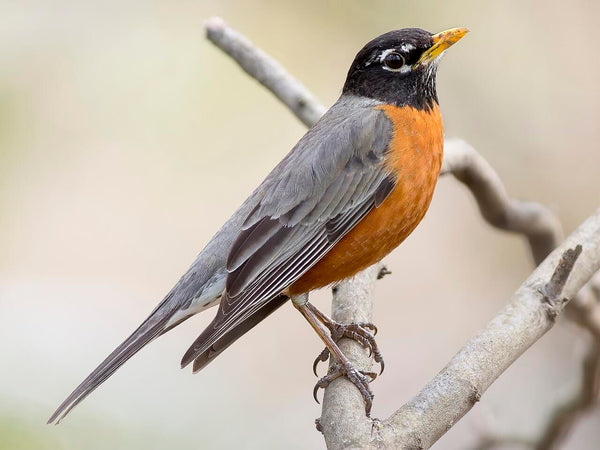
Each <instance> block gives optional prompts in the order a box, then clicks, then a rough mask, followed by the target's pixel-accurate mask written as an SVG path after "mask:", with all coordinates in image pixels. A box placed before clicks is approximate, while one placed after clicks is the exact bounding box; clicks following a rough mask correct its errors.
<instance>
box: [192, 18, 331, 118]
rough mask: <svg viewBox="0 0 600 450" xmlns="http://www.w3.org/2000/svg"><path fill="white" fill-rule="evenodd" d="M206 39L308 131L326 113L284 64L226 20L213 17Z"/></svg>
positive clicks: (206, 24) (207, 27) (208, 22)
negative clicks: (281, 104)
mask: <svg viewBox="0 0 600 450" xmlns="http://www.w3.org/2000/svg"><path fill="white" fill-rule="evenodd" d="M204 28H205V29H206V37H207V38H208V40H210V41H211V42H212V43H213V44H215V45H216V46H217V47H219V48H220V49H221V50H223V51H224V52H225V53H227V54H228V55H229V56H231V58H233V60H234V61H235V62H237V63H238V64H239V65H240V67H241V68H242V69H244V70H245V71H246V73H247V74H248V75H250V76H251V77H252V78H254V79H256V80H257V81H258V82H259V83H261V84H262V85H263V86H264V87H266V88H267V89H268V90H269V91H271V92H272V93H273V94H275V96H276V97H277V98H278V99H279V100H281V102H282V103H283V104H285V105H286V106H287V107H288V108H290V109H291V110H292V112H293V113H294V115H295V116H296V117H298V119H300V120H301V121H302V123H303V124H304V125H306V126H307V127H311V126H313V125H314V124H315V122H316V121H317V120H319V118H320V117H321V116H322V115H323V114H324V113H325V107H324V106H322V105H321V104H319V102H318V101H317V100H316V99H315V98H314V97H313V95H312V94H311V93H310V92H309V90H308V89H306V88H305V87H304V86H303V85H302V84H301V83H300V82H299V81H298V80H296V79H295V78H294V77H293V76H292V75H290V73H289V72H287V71H286V70H285V69H284V68H283V67H282V66H281V64H279V63H278V62H277V61H275V60H274V59H273V58H271V57H270V56H269V55H267V54H266V53H265V52H263V51H262V50H260V49H259V48H257V47H255V46H254V45H253V44H252V42H250V41H249V40H248V39H247V38H246V37H244V36H242V35H241V34H240V33H238V32H237V31H235V30H233V29H232V28H230V27H228V26H227V24H226V23H225V22H224V21H223V19H221V18H219V17H212V18H210V19H208V20H207V21H206V22H205V23H204Z"/></svg>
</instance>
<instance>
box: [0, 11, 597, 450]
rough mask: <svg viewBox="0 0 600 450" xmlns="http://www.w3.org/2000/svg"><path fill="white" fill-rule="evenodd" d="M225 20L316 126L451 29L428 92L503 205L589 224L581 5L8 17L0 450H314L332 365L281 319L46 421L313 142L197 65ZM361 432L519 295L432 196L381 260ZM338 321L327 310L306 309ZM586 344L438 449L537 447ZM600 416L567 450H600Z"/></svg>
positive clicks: (487, 234) (168, 350) (470, 419)
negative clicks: (314, 112)
mask: <svg viewBox="0 0 600 450" xmlns="http://www.w3.org/2000/svg"><path fill="white" fill-rule="evenodd" d="M212 15H220V16H222V17H223V18H224V19H225V20H226V21H227V22H228V23H229V24H230V25H232V26H233V27H235V28H237V29H238V30H240V31H241V32H242V33H244V34H246V35H247V36H248V37H249V38H250V39H252V40H253V41H254V42H255V43H256V44H257V45H259V46H261V47H262V48H263V49H265V50H266V51H267V52H269V53H270V54H272V55H273V56H275V57H276V58H277V59H278V60H279V61H280V62H281V63H282V64H283V65H284V66H285V67H287V68H288V69H289V70H290V71H291V72H292V73H293V74H294V75H295V76H296V77H297V78H299V79H300V80H301V81H302V82H303V83H305V84H306V86H307V87H308V88H309V89H311V90H312V91H313V92H314V94H315V95H316V97H317V98H318V99H320V101H322V102H323V103H324V104H326V105H331V104H332V103H333V102H334V101H335V100H336V98H337V97H338V95H339V94H340V90H341V87H342V84H343V81H344V77H345V75H346V71H347V69H348V67H349V65H350V63H351V61H352V59H353V57H354V55H355V53H356V52H357V51H358V50H359V49H360V48H361V47H362V46H363V45H364V44H365V43H366V42H367V41H368V40H370V39H371V38H373V37H375V36H377V35H379V34H381V33H383V32H385V31H389V30H390V29H395V28H402V27H407V26H418V27H422V28H425V29H428V30H430V31H436V32H437V31H441V30H444V29H447V28H450V27H456V26H466V27H468V28H470V30H471V33H470V34H469V35H467V36H466V38H465V39H463V40H462V41H461V42H460V44H458V45H456V46H455V47H453V48H452V49H451V51H449V52H448V54H447V55H446V58H445V60H444V61H443V63H442V65H441V67H440V71H439V77H438V79H439V85H438V92H439V97H440V102H441V108H442V112H443V116H444V120H445V125H446V135H447V136H448V137H454V136H458V137H462V138H464V139H466V140H468V141H469V142H470V143H471V144H473V145H474V146H475V148H476V149H477V150H478V151H479V152H481V154H482V155H483V156H484V157H485V158H486V159H487V160H488V161H489V162H490V163H491V164H492V165H493V166H494V167H495V169H496V170H497V171H498V173H499V174H500V176H501V177H502V179H503V180H504V182H505V183H506V185H507V187H508V189H509V191H510V193H511V194H512V195H513V196H515V197H518V198H524V199H532V200H537V201H540V202H542V203H544V204H545V205H548V206H550V207H551V208H552V209H553V210H554V211H555V212H556V213H557V214H558V215H559V216H560V218H561V220H562V221H563V224H564V226H565V230H566V231H567V232H569V231H571V230H572V229H573V228H574V227H575V226H577V225H578V224H579V223H580V222H581V221H583V220H584V219H585V218H586V217H587V216H588V215H589V214H590V213H591V212H592V211H593V210H594V209H595V208H597V207H598V205H599V204H600V180H599V177H598V168H599V167H600V151H599V149H598V142H599V141H600V127H599V126H598V122H599V119H600V106H599V101H600V88H599V84H598V74H599V71H600V59H599V58H598V57H597V51H596V50H597V49H596V47H597V46H596V41H597V31H596V30H597V19H598V17H600V3H598V2H595V1H590V0H574V1H572V2H559V1H552V0H550V1H548V0H545V1H542V0H538V1H523V0H510V1H503V2H481V1H475V0H472V1H455V2H437V1H420V2H415V1H397V0H394V1H392V0H390V1H383V0H379V1H373V2H362V1H358V0H354V1H327V2H323V1H305V2H290V1H254V2H252V3H250V2H244V1H218V2H217V1H179V2H167V1H162V2H161V1H136V0H119V1H112V0H110V1H103V2H100V1H96V2H92V1H79V2H75V1H62V0H55V1H52V2H48V1H42V0H38V1H36V0H30V1H27V0H26V1H21V2H12V1H8V0H3V1H1V2H0V17H1V19H0V21H1V22H2V26H1V27H0V230H1V232H0V358H1V363H0V448H2V449H29V448H36V449H80V448H86V449H105V448H127V449H142V448H144V449H148V448H153V449H154V448H156V449H162V448H167V447H168V448H170V449H172V450H175V449H197V448H210V449H228V448H260V449H280V448H290V449H305V448H323V447H324V443H323V440H322V437H321V436H320V434H319V433H317V431H316V430H315V427H314V419H315V418H316V417H318V416H319V415H320V409H319V406H318V405H316V404H315V403H314V402H313V400H312V398H311V389H312V387H313V384H314V382H315V381H316V379H315V378H314V376H313V374H312V372H311V363H312V361H313V359H314V357H315V356H316V355H317V354H318V352H320V351H321V348H322V345H321V343H320V342H319V341H318V339H317V337H316V336H315V335H314V333H313V331H312V330H311V329H310V327H308V326H307V325H306V323H305V322H304V320H303V319H302V318H301V317H300V315H299V314H297V312H295V311H294V310H293V308H291V307H284V308H282V309H281V310H280V311H278V312H277V314H276V315H275V316H273V317H272V318H270V319H269V320H268V321H266V322H264V323H263V324H261V326H259V327H258V328H257V329H255V330H254V331H253V332H252V333H250V334H249V335H248V336H246V337H245V338H244V339H243V340H241V341H239V342H238V343H237V344H236V345H235V346H234V347H232V348H231V349H230V350H228V351H227V352H226V353H224V354H223V355H222V356H221V357H220V358H219V359H218V360H217V361H216V362H215V363H213V364H211V365H210V366H209V367H208V368H207V369H206V370H204V371H203V372H202V373H201V374H198V375H195V376H192V375H191V373H190V371H189V370H185V371H181V370H180V369H179V361H180V358H181V356H182V354H183V352H184V351H185V350H186V349H187V348H188V345H189V344H190V343H191V342H192V341H193V340H194V338H195V337H196V336H197V335H198V333H199V332H200V331H201V330H202V329H203V328H204V326H205V325H206V324H207V323H208V321H209V320H210V319H211V318H212V315H213V314H214V311H215V310H211V311H209V312H208V313H207V314H204V315H202V316H200V317H197V318H194V319H191V320H189V321H188V322H186V323H185V324H183V325H182V326H181V327H179V328H177V329H176V330H175V331H173V332H171V333H169V334H168V335H166V336H165V337H163V338H161V339H159V340H158V341H156V342H154V343H153V344H152V345H150V346H149V347H148V348H146V349H144V350H143V351H142V352H141V353H139V354H138V355H137V356H136V357H134V358H133V359H132V360H131V361H130V362H129V363H128V364H126V365H125V366H124V367H123V368H122V369H121V370H119V371H118V372H117V373H116V374H115V375H114V376H113V377H112V378H111V379H110V380H109V381H108V382H107V383H105V384H104V385H103V386H102V387H101V388H99V389H98V390H97V391H96V392H94V393H93V394H92V395H91V396H90V397H89V398H88V399H87V400H86V401H84V402H83V403H82V404H81V405H80V406H79V407H78V408H77V409H76V410H75V411H73V413H72V414H71V415H70V416H69V417H68V419H67V420H65V421H64V422H63V423H62V424H61V425H60V426H58V427H54V426H47V425H45V422H46V420H47V419H48V417H49V416H50V414H51V413H52V411H53V410H54V409H55V407H56V406H57V405H58V404H59V403H60V402H61V401H62V400H63V399H64V398H65V396H66V395H67V394H68V393H69V392H70V391H71V390H72V389H73V388H74V387H75V386H76V385H77V384H78V383H79V382H80V381H81V380H82V379H83V378H84V377H85V376H86V375H87V374H88V373H89V372H90V371H91V370H92V369H93V368H94V367H95V366H96V365H97V363H99V362H100V361H101V360H102V359H103V358H104V357H105V356H106V355H107V354H108V353H109V352H110V351H111V350H112V349H113V348H114V347H115V346H116V345H117V344H119V343H120V342H121V340H122V339H123V338H125V337H126V336H127V335H129V333H130V332H131V331H132V330H133V329H134V328H135V327H136V326H137V325H138V324H139V323H140V322H141V320H142V319H143V318H145V317H146V315H147V313H149V312H150V311H151V310H152V309H153V308H154V306H155V305H156V303H158V301H159V300H160V299H161V298H162V296H163V295H164V294H165V293H166V292H167V291H168V290H169V289H170V288H171V286H172V285H173V284H174V283H175V282H176V281H177V280H178V278H179V276H180V275H181V274H182V273H183V272H184V271H185V270H186V268H187V267H188V265H189V264H190V263H191V262H192V261H193V259H194V258H195V256H196V254H197V252H198V251H199V250H200V249H201V248H202V247H203V246H204V245H205V244H206V242H207V241H208V240H209V239H210V237H211V236H212V234H213V233H214V232H215V231H216V230H218V228H219V227H220V226H221V224H222V223H223V222H224V221H225V220H226V219H227V218H228V217H229V215H230V214H231V213H232V212H233V211H234V210H235V209H236V208H237V206H238V205H239V204H240V203H241V202H242V201H243V200H244V198H245V197H246V196H247V195H248V194H249V193H250V191H251V190H252V189H253V188H254V187H255V186H256V185H257V184H258V183H259V182H260V181H261V180H262V179H263V177H264V176H265V175H266V174H267V173H268V172H269V170H270V169H271V168H272V167H273V166H274V165H275V164H276V163H277V162H278V161H279V160H280V159H281V158H282V157H283V156H284V155H285V153H287V152H288V151H289V149H291V147H292V146H293V145H294V144H295V142H296V141H297V140H298V139H299V138H300V136H302V134H303V133H304V132H305V129H304V127H303V126H302V125H301V124H300V122H299V121H298V120H297V119H296V118H295V117H293V116H292V115H291V114H290V113H289V112H288V111H287V110H286V109H285V107H284V106H282V105H281V104H280V103H279V102H278V101H276V100H275V99H274V98H273V97H272V96H271V94H270V93H268V92H266V91H265V90H264V89H263V88H262V87H260V86H259V85H258V84H257V83H256V82H255V81H254V80H252V79H250V78H249V77H248V76H246V75H245V74H243V73H242V72H241V71H240V70H239V68H238V67H237V66H236V65H235V64H234V63H233V62H232V61H231V60H230V59H229V58H228V57H226V56H225V55H224V54H222V53H221V52H220V51H218V50H217V49H215V48H214V47H213V46H212V45H211V44H210V43H209V42H208V41H206V40H205V38H204V34H203V30H202V22H203V21H204V20H205V19H207V18H208V17H210V16H212ZM387 264H388V267H389V268H390V269H391V270H392V272H393V275H392V276H389V277H386V278H385V279H384V280H382V281H381V282H379V283H378V286H377V292H376V299H375V322H376V323H377V325H378V326H379V330H380V333H379V336H378V337H379V340H378V342H379V345H380V347H381V348H382V350H383V352H384V355H385V358H386V362H387V364H386V371H385V374H384V376H382V377H381V378H379V379H377V381H375V382H374V383H373V385H372V387H373V389H374V391H375V394H376V399H375V405H374V415H375V416H376V417H377V416H378V417H386V416H387V415H389V414H390V413H391V412H392V411H394V410H395V409H396V408H397V407H398V406H399V405H400V404H402V403H403V402H404V401H406V400H408V399H409V398H410V397H411V396H412V395H413V394H415V393H416V392H417V391H418V390H419V389H420V388H421V387H422V386H423V385H424V384H425V383H426V382H427V381H428V380H429V379H430V378H431V377H432V376H433V375H434V374H435V373H437V372H438V371H439V370H440V369H441V368H442V367H443V366H444V365H445V364H446V362H447V361H448V360H449V358H450V357H451V356H452V355H453V354H454V353H455V352H456V351H457V350H458V349H459V348H460V347H461V346H462V345H463V344H464V342H465V341H466V339H467V338H468V337H470V336H471V335H473V334H474V333H475V332H476V331H477V330H479V329H481V328H482V327H484V326H485V324H486V323H487V321H488V320H489V319H490V318H491V317H492V316H493V314H494V313H495V312H496V311H497V310H498V309H499V308H500V307H501V306H502V305H503V304H504V303H505V302H506V301H507V300H508V299H509V297H510V295H511V294H512V293H513V291H514V290H515V289H516V288H517V287H518V286H519V284H520V283H521V282H522V281H523V280H524V279H525V277H526V276H527V275H528V274H529V272H530V271H531V270H532V262H531V258H530V255H529V253H528V248H527V246H526V244H525V242H524V240H523V239H522V238H520V237H518V236H514V235H509V234H505V233H501V232H498V231H496V230H494V229H491V228H490V227H489V226H487V225H486V224H485V223H484V222H483V220H482V218H481V217H480V216H479V214H478V212H477V210H476V207H475V204H474V201H473V199H472V198H471V196H470V194H469V193H468V192H467V191H466V190H465V189H464V188H463V187H462V186H460V185H459V184H458V183H457V182H456V181H454V180H453V179H450V178H448V179H442V180H441V181H440V183H439V185H438V189H437V191H436V195H435V198H434V201H433V203H432V206H431V209H430V211H429V213H428V215H427V217H426V218H425V220H424V222H423V223H422V225H421V226H420V227H419V228H418V229H417V231H416V232H415V233H414V234H413V235H412V236H411V237H410V238H409V239H408V240H407V241H406V242H405V244H404V245H402V246H401V247H400V248H399V249H398V250H397V251H395V252H394V253H393V254H392V255H391V256H390V257H389V258H388V259H387ZM314 298H315V302H316V304H317V306H319V307H321V308H323V309H324V310H328V309H329V307H328V302H329V293H328V292H320V293H319V294H317V295H316V296H314ZM584 348H585V346H584V341H583V339H582V337H581V335H580V333H579V332H578V330H577V329H576V328H575V327H574V326H573V325H571V324H569V323H566V322H564V321H562V322H561V323H560V324H559V325H558V326H557V327H555V328H554V329H553V330H552V331H551V332H550V333H549V334H548V335H547V336H545V337H544V338H543V339H542V340H541V341H540V342H538V343H537V344H536V345H535V346H534V347H533V348H532V349H531V350H530V351H528V352H527V353H526V354H525V355H524V356H523V357H522V358H521V359H519V361H517V363H516V364H514V365H513V366H512V367H511V368H510V369H509V370H508V371H507V372H506V373H505V374H504V375H503V376H502V377H501V378H500V379H499V380H498V381H497V382H496V383H495V384H494V385H493V386H492V387H491V389H490V390H489V391H488V392H487V393H486V394H485V395H484V396H483V398H482V400H481V402H480V403H479V404H478V405H476V406H475V408H474V409H473V410H472V411H471V412H470V413H469V414H468V415H467V416H466V417H465V418H464V420H462V421H461V422H460V423H459V424H458V425H456V426H455V427H454V428H453V429H452V430H450V432H449V433H447V435H446V436H444V437H443V438H442V439H441V440H440V441H439V442H438V443H437V444H436V448H439V449H462V448H469V447H470V446H472V445H473V444H474V443H475V442H476V441H477V439H478V438H479V437H480V436H481V435H482V434H485V433H500V434H502V433H508V434H511V435H522V436H524V437H534V436H536V435H537V433H539V431H540V429H541V427H542V426H543V425H544V424H545V421H546V420H547V418H548V412H549V410H550V409H551V408H552V407H553V406H554V405H556V404H557V403H558V402H560V401H562V400H564V399H565V398H566V397H567V396H568V395H569V394H570V393H571V392H572V391H573V389H575V388H576V387H577V383H578V381H579V373H580V366H581V363H580V362H581V358H582V356H583V350H584ZM599 424H600V413H599V412H598V411H596V412H593V413H591V414H589V415H587V416H586V417H585V418H584V419H583V420H581V421H580V422H578V425H577V426H576V428H575V429H574V432H573V434H572V435H571V437H570V439H569V441H568V443H567V445H566V446H565V448H568V449H592V448H597V443H598V442H599V440H600V427H599V426H598V425H599Z"/></svg>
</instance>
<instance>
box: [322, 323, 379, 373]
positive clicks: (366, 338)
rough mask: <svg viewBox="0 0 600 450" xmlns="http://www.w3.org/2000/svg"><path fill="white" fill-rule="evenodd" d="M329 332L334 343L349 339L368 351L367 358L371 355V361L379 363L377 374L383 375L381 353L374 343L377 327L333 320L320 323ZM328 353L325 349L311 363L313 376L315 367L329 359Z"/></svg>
mask: <svg viewBox="0 0 600 450" xmlns="http://www.w3.org/2000/svg"><path fill="white" fill-rule="evenodd" d="M322 323H323V325H325V326H326V327H327V328H328V329H329V331H330V332H331V338H332V339H333V340H334V342H336V343H337V342H338V341H339V340H340V339H342V338H344V337H345V338H349V339H352V340H355V341H356V342H358V343H359V344H360V345H362V346H363V347H364V348H366V349H367V350H369V356H371V355H373V359H374V360H375V362H376V363H379V364H380V366H381V369H380V370H379V374H380V375H381V374H382V373H383V369H384V368H385V363H384V361H383V356H382V355H381V351H380V350H379V347H378V345H377V342H376V341H375V335H376V334H377V327H376V326H375V325H373V324H372V323H369V322H355V323H350V324H347V325H344V324H341V323H337V322H334V321H333V320H330V319H329V320H327V321H323V322H322ZM329 356H330V352H329V349H327V347H325V349H324V350H323V351H322V352H321V353H320V354H319V356H317V358H316V359H315V361H314V363H313V372H314V374H315V376H318V375H317V366H318V365H319V363H320V362H325V361H327V360H328V359H329Z"/></svg>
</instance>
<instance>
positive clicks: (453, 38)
mask: <svg viewBox="0 0 600 450" xmlns="http://www.w3.org/2000/svg"><path fill="white" fill-rule="evenodd" d="M468 32H469V30H467V29H466V28H452V29H450V30H446V31H442V32H441V33H438V34H434V35H433V36H431V39H433V45H432V46H431V47H430V48H429V49H428V50H427V51H425V52H423V54H422V55H421V57H420V58H419V61H418V62H417V64H416V65H421V64H429V63H430V62H432V61H434V60H435V59H436V58H438V57H439V56H440V55H441V54H442V53H443V52H444V51H446V49H447V48H449V47H451V46H452V45H454V44H455V43H456V42H458V41H459V40H460V39H461V38H462V37H463V36H464V35H465V34H467V33H468Z"/></svg>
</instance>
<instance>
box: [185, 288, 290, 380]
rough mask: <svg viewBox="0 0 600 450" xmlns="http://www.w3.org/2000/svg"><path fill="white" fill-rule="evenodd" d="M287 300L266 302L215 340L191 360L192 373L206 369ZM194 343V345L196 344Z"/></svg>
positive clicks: (188, 355)
mask: <svg viewBox="0 0 600 450" xmlns="http://www.w3.org/2000/svg"><path fill="white" fill-rule="evenodd" d="M287 300H288V297H286V296H285V295H280V296H278V297H276V298H274V299H273V300H271V301H270V302H268V303H267V304H266V305H265V306H263V307H262V308H261V309H259V310H258V311H256V312H255V313H254V314H253V315H251V316H250V317H248V318H247V319H246V320H244V321H243V322H242V323H240V324H239V325H237V326H236V327H234V328H232V329H231V330H230V331H228V332H227V334H225V335H223V337H221V338H220V339H219V340H217V342H215V343H214V344H213V345H211V346H210V347H209V348H208V350H206V351H205V352H204V353H201V354H200V355H198V356H197V357H195V358H194V359H193V360H194V366H193V371H194V373H196V372H198V371H200V370H202V369H203V368H204V367H206V366H207V365H208V363H210V362H211V361H212V360H213V359H215V358H216V357H217V356H219V355H220V354H221V353H222V352H223V351H225V349H227V348H228V347H229V346H230V345H231V344H233V343H234V342H235V341H237V340H238V339H239V338H240V337H242V336H243V335H244V334H246V333H247V332H248V331H250V330H251V329H252V328H254V327H255V326H256V325H257V324H258V323H259V322H261V321H262V320H263V319H265V318H266V317H267V316H269V315H270V314H271V313H273V312H274V311H275V310H276V309H277V308H279V307H280V306H281V305H283V304H284V303H285V302H286V301H287ZM209 327H210V325H209ZM203 335H204V333H202V334H201V335H200V337H199V338H198V340H202V338H203ZM198 340H196V342H198ZM196 342H195V343H194V344H196ZM194 346H195V345H192V346H191V347H190V349H189V350H188V351H187V352H186V354H185V355H184V357H183V360H182V362H181V364H182V367H184V366H186V365H187V364H189V363H190V362H191V361H192V356H193V348H194Z"/></svg>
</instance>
